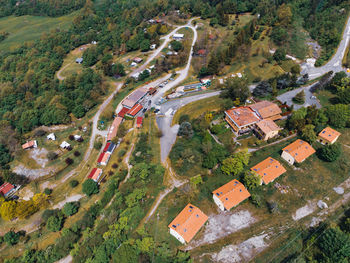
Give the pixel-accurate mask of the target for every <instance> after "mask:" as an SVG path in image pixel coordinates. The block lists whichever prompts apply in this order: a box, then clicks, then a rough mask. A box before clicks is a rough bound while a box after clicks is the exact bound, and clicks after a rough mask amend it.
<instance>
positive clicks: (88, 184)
mask: <svg viewBox="0 0 350 263" xmlns="http://www.w3.org/2000/svg"><path fill="white" fill-rule="evenodd" d="M83 193H84V194H86V195H87V196H90V195H93V194H97V193H98V184H97V183H96V182H95V181H94V180H92V179H87V180H86V181H85V182H84V183H83Z"/></svg>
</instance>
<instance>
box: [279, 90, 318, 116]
mask: <svg viewBox="0 0 350 263" xmlns="http://www.w3.org/2000/svg"><path fill="white" fill-rule="evenodd" d="M313 85H314V84H312V85H309V86H306V87H301V88H298V89H294V90H291V91H288V92H286V93H283V94H282V95H280V96H278V97H277V99H278V100H279V101H281V102H286V103H287V105H289V106H291V105H294V109H295V110H297V109H299V108H301V107H307V106H311V105H316V107H317V108H321V107H322V106H321V104H320V102H319V101H318V100H317V98H316V97H315V96H314V95H313V94H312V93H311V91H310V90H311V87H312V86H313ZM302 90H304V92H305V103H304V104H302V105H299V104H295V103H294V102H293V101H292V99H293V98H294V97H295V95H297V94H298V93H299V92H300V91H302Z"/></svg>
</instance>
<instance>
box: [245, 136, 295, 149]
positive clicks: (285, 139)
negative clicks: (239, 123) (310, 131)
mask: <svg viewBox="0 0 350 263" xmlns="http://www.w3.org/2000/svg"><path fill="white" fill-rule="evenodd" d="M295 136H297V134H296V133H295V134H292V135H289V136H288V137H285V138H283V139H281V140H278V141H275V142H272V143H270V144H267V145H264V146H261V147H259V148H248V152H250V153H251V152H256V151H258V150H261V149H262V148H265V147H269V146H271V145H274V144H278V143H280V142H284V141H287V140H289V139H291V138H293V137H295ZM238 142H239V141H238Z"/></svg>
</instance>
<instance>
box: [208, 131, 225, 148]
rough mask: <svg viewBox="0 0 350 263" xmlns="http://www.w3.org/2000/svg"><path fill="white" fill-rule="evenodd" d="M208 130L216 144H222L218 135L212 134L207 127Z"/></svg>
mask: <svg viewBox="0 0 350 263" xmlns="http://www.w3.org/2000/svg"><path fill="white" fill-rule="evenodd" d="M208 132H209V134H210V136H211V137H212V138H213V139H214V140H215V141H216V143H217V144H220V145H224V144H223V143H222V142H220V141H219V139H218V137H217V136H216V135H215V134H212V133H211V132H210V130H209V129H208Z"/></svg>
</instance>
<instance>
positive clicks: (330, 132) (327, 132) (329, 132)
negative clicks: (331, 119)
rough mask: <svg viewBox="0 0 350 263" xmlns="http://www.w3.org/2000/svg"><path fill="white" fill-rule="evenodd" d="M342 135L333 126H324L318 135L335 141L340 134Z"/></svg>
mask: <svg viewBox="0 0 350 263" xmlns="http://www.w3.org/2000/svg"><path fill="white" fill-rule="evenodd" d="M340 135H341V133H340V132H338V131H336V130H334V129H332V128H331V127H326V128H324V129H323V130H322V131H321V132H320V133H319V134H318V136H319V137H321V138H322V139H324V140H326V141H329V142H333V141H334V140H336V139H337V138H338V137H339V136H340Z"/></svg>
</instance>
